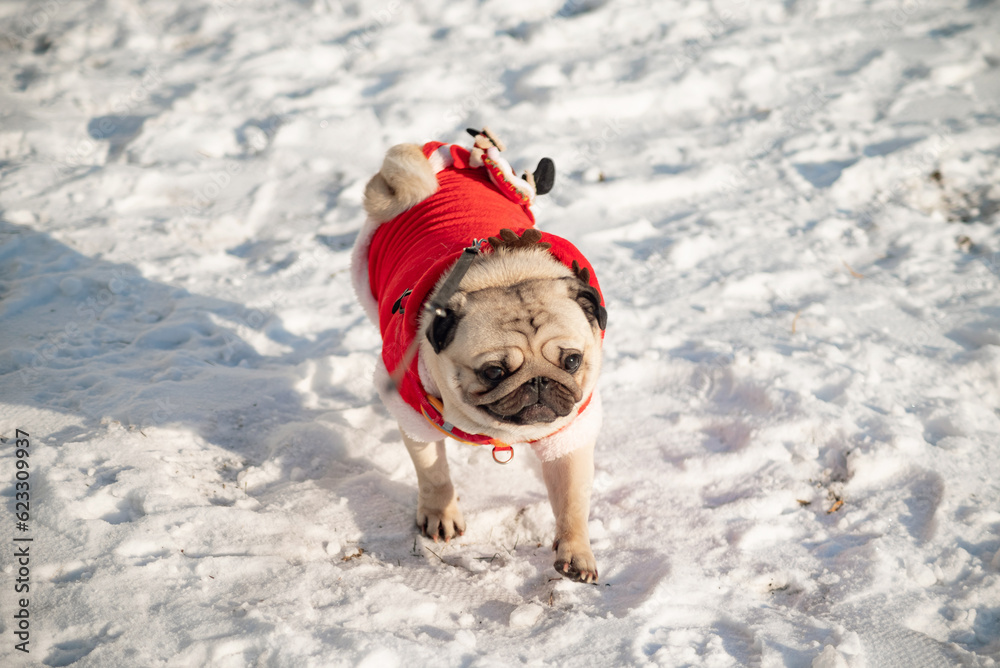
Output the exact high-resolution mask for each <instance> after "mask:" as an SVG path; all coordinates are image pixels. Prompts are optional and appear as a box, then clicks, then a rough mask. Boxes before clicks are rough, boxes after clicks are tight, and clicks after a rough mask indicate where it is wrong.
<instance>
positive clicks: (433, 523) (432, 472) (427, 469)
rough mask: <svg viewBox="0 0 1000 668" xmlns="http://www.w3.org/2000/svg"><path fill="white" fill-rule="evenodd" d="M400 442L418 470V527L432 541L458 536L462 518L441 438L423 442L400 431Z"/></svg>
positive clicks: (463, 523)
mask: <svg viewBox="0 0 1000 668" xmlns="http://www.w3.org/2000/svg"><path fill="white" fill-rule="evenodd" d="M400 433H403V432H402V430H400ZM403 442H404V443H405V444H406V449H407V450H408V451H409V452H410V459H412V460H413V466H414V468H416V469H417V489H418V495H417V526H418V527H420V530H421V531H422V532H423V534H424V535H425V536H427V537H428V538H433V539H434V542H437V540H438V539H439V538H443V539H444V540H445V541H446V542H447V541H449V540H451V539H452V538H454V537H455V536H461V535H462V534H463V533H465V518H464V517H462V511H461V510H459V509H458V497H456V496H455V486H454V485H452V484H451V473H450V472H449V470H448V460H447V458H446V457H445V452H444V441H434V442H433V443H422V442H420V441H414V440H413V439H412V438H410V437H409V436H407V435H406V434H405V433H403Z"/></svg>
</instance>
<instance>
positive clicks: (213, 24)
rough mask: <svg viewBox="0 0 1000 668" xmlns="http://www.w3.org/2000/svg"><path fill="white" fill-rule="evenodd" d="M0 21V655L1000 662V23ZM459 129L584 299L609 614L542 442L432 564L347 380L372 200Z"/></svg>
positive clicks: (625, 14) (591, 10)
mask: <svg viewBox="0 0 1000 668" xmlns="http://www.w3.org/2000/svg"><path fill="white" fill-rule="evenodd" d="M0 12H2V16H0V30H2V31H3V35H2V36H0V80H2V85H0V178H2V181H0V191H2V192H0V397H2V406H3V409H2V412H0V435H2V436H3V437H4V442H3V444H2V446H0V494H2V498H3V510H2V511H0V546H2V547H0V565H2V571H3V575H2V577H0V664H3V665H4V666H8V665H9V666H21V665H46V666H68V665H75V666H101V667H106V666H156V665H167V666H209V665H210V666H226V667H228V666H295V667H299V666H352V665H360V666H366V667H377V668H382V667H387V666H411V665H455V666H470V667H471V666H508V665H522V664H524V665H558V666H611V665H660V666H670V667H674V666H707V667H712V668H721V667H723V666H760V667H763V668H767V667H771V666H807V667H809V666H812V667H815V668H838V667H839V668H843V667H845V666H846V667H850V668H860V667H866V668H880V667H884V666H887V667H920V666H952V665H967V666H995V665H997V663H998V662H1000V482H998V481H1000V462H998V455H1000V389H998V386H1000V383H998V380H1000V299H998V294H1000V254H998V253H1000V226H998V224H997V219H998V210H1000V185H998V184H1000V40H998V37H997V36H998V35H1000V4H998V3H997V2H990V1H989V0H983V1H981V0H969V1H968V2H951V1H943V2H932V1H931V0H871V1H866V2H860V1H858V0H840V1H836V2H835V1H833V0H819V1H813V0H799V1H796V0H788V1H784V2H775V1H772V0H766V1H761V2H750V1H749V0H717V1H716V2H689V3H688V2H670V1H665V2H627V1H621V2H615V1H614V0H606V1H602V0H567V1H564V0H530V1H529V0H483V1H481V2H472V1H469V0H447V1H446V0H431V1H429V2H420V3H416V2H404V1H402V0H386V1H385V2H373V3H364V4H362V3H361V2H359V1H353V0H343V1H339V0H299V1H298V2H266V1H264V0H214V2H211V3H209V2H194V1H191V0H181V1H180V2H178V1H173V0H149V1H145V2H140V1H138V0H106V1H104V2H70V1H69V0H50V1H48V2H44V3H43V2H11V1H8V2H4V3H0ZM483 124H489V125H490V126H491V127H492V128H493V129H494V130H495V131H496V132H497V133H498V134H500V135H501V136H502V137H504V138H505V139H506V141H507V143H508V145H509V146H510V149H509V158H510V160H511V161H512V162H513V163H514V164H515V166H517V165H520V166H522V167H523V166H529V167H530V166H533V165H534V164H535V162H536V161H537V160H538V158H540V157H542V156H545V155H547V156H550V157H552V158H553V159H554V160H555V163H556V167H557V170H558V177H557V181H556V188H555V190H554V191H553V193H552V194H551V195H549V196H548V197H547V198H543V199H542V200H541V201H540V203H539V205H538V206H537V208H536V213H537V216H538V219H539V221H540V226H541V227H543V228H544V229H548V230H550V231H552V232H555V233H557V234H561V235H563V236H566V237H568V238H570V239H572V240H574V241H575V242H576V243H577V245H578V246H579V247H580V248H581V249H582V250H583V251H584V252H586V253H587V255H588V256H589V258H590V259H591V260H592V262H593V264H594V265H595V267H596V268H597V272H598V275H599V277H600V280H601V284H602V287H603V288H604V291H605V294H606V297H607V299H608V310H609V314H610V319H609V323H610V324H609V327H608V333H607V339H606V345H605V373H604V376H603V378H602V381H601V382H602V393H603V396H604V403H605V411H606V421H605V426H604V430H603V432H602V435H601V438H600V440H599V442H598V445H597V474H596V481H595V489H594V503H593V509H592V519H591V533H592V536H593V539H594V548H595V554H596V556H597V559H598V563H599V566H600V569H601V581H600V584H599V585H598V586H585V585H579V584H573V583H570V582H568V581H564V580H562V579H560V578H559V577H558V576H557V575H556V573H555V571H554V570H553V569H552V561H553V555H552V552H551V550H550V547H549V545H550V542H551V539H552V534H553V529H554V522H553V520H552V517H551V512H550V510H549V507H548V503H547V500H546V496H545V490H544V487H543V484H542V481H541V477H540V469H539V466H538V464H537V463H536V462H535V461H533V457H532V455H531V453H529V452H520V453H518V455H517V456H516V457H515V459H514V462H513V463H512V464H511V465H509V466H507V467H501V466H497V465H496V464H494V463H493V461H492V459H491V457H490V453H489V452H488V451H487V450H485V449H482V448H473V447H470V446H461V445H459V444H455V443H452V444H450V445H449V456H450V459H451V462H452V470H453V474H454V476H455V478H456V480H457V481H458V482H457V484H458V487H459V493H460V495H461V499H462V503H463V508H464V512H465V517H466V519H467V520H468V522H469V531H468V533H467V534H466V535H465V537H464V538H462V539H461V540H458V541H453V542H452V543H451V544H448V545H444V544H437V545H435V544H434V543H430V542H428V541H425V540H422V539H419V538H417V537H416V533H415V530H414V527H413V526H412V524H413V511H414V504H415V501H416V491H415V475H414V473H413V469H412V466H411V464H410V461H409V458H408V456H407V454H406V451H405V449H404V448H403V447H402V445H401V444H400V443H399V439H398V435H397V432H396V429H395V426H394V424H393V423H392V422H391V420H390V419H389V417H388V414H387V413H386V411H385V410H384V409H383V408H382V406H381V405H380V404H379V401H378V399H377V397H376V394H375V391H374V389H373V387H372V385H371V382H370V375H371V372H372V369H373V368H374V363H375V359H376V354H377V350H378V346H379V342H378V338H377V333H376V331H375V329H374V328H373V327H372V326H371V325H370V324H369V323H368V322H367V321H366V320H365V318H364V315H363V313H362V310H361V308H360V306H358V305H357V304H356V303H355V301H354V297H353V294H352V292H351V289H350V282H349V277H348V274H347V266H348V258H349V254H350V246H351V244H352V242H353V239H354V237H355V235H356V233H357V231H358V229H359V227H360V226H361V224H362V222H363V218H364V214H363V212H362V209H361V202H360V196H361V191H362V188H363V185H364V183H365V182H366V180H367V179H368V177H369V176H370V175H371V174H372V173H373V172H374V171H375V170H376V169H377V168H378V165H379V164H380V161H381V157H382V154H383V153H384V151H385V149H386V148H387V147H389V146H390V145H392V144H395V143H398V142H401V141H417V142H419V141H425V140H430V139H441V140H445V141H460V142H465V141H467V140H468V138H467V137H466V136H465V135H464V133H463V131H462V130H463V129H464V128H465V127H467V126H471V127H480V126H482V125H483ZM17 429H20V430H23V432H27V433H28V435H29V436H28V440H29V442H30V445H29V447H28V457H26V458H25V457H22V458H21V459H22V460H23V461H26V462H27V463H28V465H29V468H28V469H20V470H22V471H23V470H27V471H28V472H29V473H28V475H29V480H28V482H29V483H30V490H29V494H30V504H31V505H30V512H29V522H28V528H29V530H28V531H27V532H21V531H18V530H17V529H16V528H15V527H16V524H15V523H16V517H15V510H16V507H15V502H16V496H15V495H16V494H17V492H18V491H21V490H19V489H18V488H16V486H15V483H16V482H17V478H16V475H17V471H18V470H19V469H17V468H16V466H17V459H18V453H17V445H16V438H17V432H16V430H17ZM22 436H23V433H22ZM22 454H23V453H22ZM23 537H30V538H32V539H33V540H32V541H31V542H30V543H28V542H26V541H20V542H14V540H13V539H14V538H23ZM25 545H29V546H30V565H29V566H28V567H27V568H28V569H29V571H30V575H29V576H28V578H29V582H28V583H29V585H30V594H29V595H28V596H27V598H28V605H27V608H26V609H27V610H28V614H30V624H29V631H28V633H29V634H30V635H29V638H30V640H29V643H30V644H29V645H27V646H26V647H27V648H28V649H30V654H24V653H22V652H20V651H18V650H17V649H16V648H15V644H16V643H18V642H20V640H18V637H17V636H16V634H15V632H17V631H19V623H20V621H22V620H19V619H16V618H15V617H14V615H15V614H17V613H18V611H19V610H21V609H22V607H21V606H20V604H19V599H20V598H22V597H24V596H25V595H24V594H18V593H16V592H15V586H16V584H17V579H18V577H19V569H20V568H21V566H20V565H19V564H18V562H17V558H16V557H15V553H16V551H17V550H18V549H21V548H23V547H24V546H25Z"/></svg>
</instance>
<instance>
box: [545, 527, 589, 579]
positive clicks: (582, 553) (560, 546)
mask: <svg viewBox="0 0 1000 668" xmlns="http://www.w3.org/2000/svg"><path fill="white" fill-rule="evenodd" d="M552 547H553V549H554V550H555V551H556V563H555V564H554V565H555V567H556V571H558V572H559V575H561V576H563V577H565V578H569V579H570V580H573V581H574V582H586V583H587V584H591V583H594V582H597V560H596V559H594V553H593V552H591V550H590V545H588V544H587V542H585V541H574V540H571V539H559V538H557V539H556V542H555V544H554V545H553V546H552Z"/></svg>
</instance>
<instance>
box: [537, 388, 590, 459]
mask: <svg viewBox="0 0 1000 668" xmlns="http://www.w3.org/2000/svg"><path fill="white" fill-rule="evenodd" d="M602 422H604V411H603V409H602V407H601V393H600V392H598V391H597V390H596V389H595V390H594V396H593V398H592V399H591V400H590V405H589V406H587V410H585V411H583V413H581V414H580V415H578V416H577V418H576V419H575V420H573V421H572V422H570V423H569V426H568V427H566V428H565V429H563V430H561V431H557V432H556V433H554V434H552V435H551V436H546V437H545V438H543V439H541V440H538V441H535V442H534V443H531V444H530V445H531V449H532V450H534V451H535V455H536V456H537V457H538V458H539V459H540V460H542V461H543V462H551V461H552V460H553V459H559V458H560V457H565V456H566V455H568V454H569V453H571V452H573V451H574V450H576V449H577V448H581V447H583V446H585V445H587V444H588V443H593V442H594V441H596V440H597V433H598V432H599V431H600V430H601V423H602ZM518 445H528V444H518Z"/></svg>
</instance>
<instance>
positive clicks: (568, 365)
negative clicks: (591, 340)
mask: <svg viewBox="0 0 1000 668" xmlns="http://www.w3.org/2000/svg"><path fill="white" fill-rule="evenodd" d="M581 364H583V355H581V354H579V353H573V354H572V355H567V356H566V359H564V360H563V368H564V369H566V370H567V371H569V372H570V373H575V372H576V370H577V369H579V368H580V365H581Z"/></svg>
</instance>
